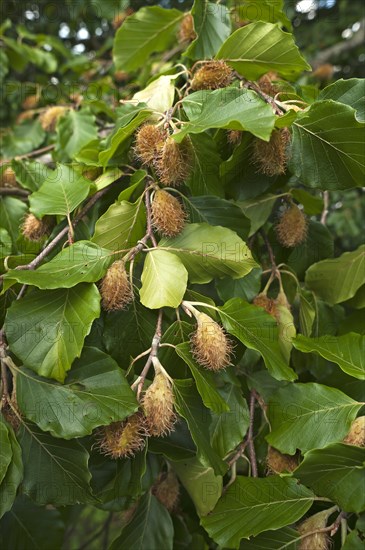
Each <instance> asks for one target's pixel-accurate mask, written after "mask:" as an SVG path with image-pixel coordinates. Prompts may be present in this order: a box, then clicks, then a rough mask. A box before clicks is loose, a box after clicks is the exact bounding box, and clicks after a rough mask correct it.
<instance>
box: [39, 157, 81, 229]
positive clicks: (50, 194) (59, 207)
mask: <svg viewBox="0 0 365 550" xmlns="http://www.w3.org/2000/svg"><path fill="white" fill-rule="evenodd" d="M90 184H91V182H90V180H88V179H86V178H84V177H83V176H81V175H80V174H78V173H77V172H76V171H75V170H73V169H72V168H70V167H69V166H66V165H64V164H59V165H58V166H57V169H56V170H54V171H53V172H52V173H51V174H50V175H49V176H47V178H46V179H45V181H44V183H43V184H42V185H41V187H40V188H39V190H38V191H36V192H35V193H32V195H31V196H30V197H29V203H30V211H31V212H33V214H35V215H36V216H38V217H39V218H42V217H43V216H45V215H46V214H60V215H62V216H68V215H69V214H70V213H71V212H72V211H73V210H75V208H76V207H77V206H79V204H81V203H82V201H83V200H84V199H86V197H87V196H88V194H89V190H90Z"/></svg>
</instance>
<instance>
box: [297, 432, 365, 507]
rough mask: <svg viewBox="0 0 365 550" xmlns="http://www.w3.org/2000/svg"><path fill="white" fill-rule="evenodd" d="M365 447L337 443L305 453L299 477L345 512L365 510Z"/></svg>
mask: <svg viewBox="0 0 365 550" xmlns="http://www.w3.org/2000/svg"><path fill="white" fill-rule="evenodd" d="M364 474H365V449H364V448H362V447H355V446H354V445H345V444H344V443H336V444H332V445H328V447H325V448H324V449H314V450H313V451H309V452H308V453H306V454H305V456H304V460H303V462H302V463H301V464H300V466H299V468H297V469H296V470H295V477H297V478H298V479H300V481H301V482H302V483H304V484H305V485H307V486H308V487H311V488H313V489H314V490H315V491H316V494H317V495H320V496H323V497H327V498H329V499H330V500H332V501H333V502H335V503H336V504H338V505H339V507H340V508H341V510H344V511H345V512H356V513H360V512H363V511H364V510H365V491H364Z"/></svg>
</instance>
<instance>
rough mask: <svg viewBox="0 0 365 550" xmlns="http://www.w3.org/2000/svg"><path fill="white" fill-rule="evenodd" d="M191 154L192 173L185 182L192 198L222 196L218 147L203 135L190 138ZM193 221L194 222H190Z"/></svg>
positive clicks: (207, 136) (209, 137)
mask: <svg viewBox="0 0 365 550" xmlns="http://www.w3.org/2000/svg"><path fill="white" fill-rule="evenodd" d="M190 144H191V153H192V171H191V174H190V176H189V177H188V179H187V181H186V185H187V186H188V187H189V188H190V190H191V192H192V194H193V195H194V196H199V195H217V196H218V197H223V196H224V189H223V185H222V183H221V181H220V177H219V166H220V163H221V162H222V159H221V157H220V154H219V152H218V147H217V144H216V143H215V141H214V140H213V138H212V137H211V136H209V135H208V134H205V133H201V134H198V135H194V134H191V136H190ZM192 221H195V220H192Z"/></svg>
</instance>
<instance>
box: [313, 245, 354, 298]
mask: <svg viewBox="0 0 365 550" xmlns="http://www.w3.org/2000/svg"><path fill="white" fill-rule="evenodd" d="M364 261H365V246H364V245H362V246H360V247H359V248H358V249H357V250H354V251H353V252H345V253H344V254H342V255H341V256H339V257H338V258H334V259H333V260H323V261H322V262H318V263H316V264H314V265H312V266H311V267H310V268H309V269H308V270H307V273H306V277H305V284H306V286H307V287H308V288H309V289H311V290H313V292H315V294H316V295H317V296H319V297H320V298H322V300H324V301H325V302H327V303H328V304H330V305H334V304H339V303H341V302H344V301H345V300H348V299H349V298H352V297H353V296H354V295H355V294H356V292H357V290H358V289H359V288H360V287H361V286H362V285H363V284H364V268H365V263H364Z"/></svg>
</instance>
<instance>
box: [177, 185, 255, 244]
mask: <svg viewBox="0 0 365 550" xmlns="http://www.w3.org/2000/svg"><path fill="white" fill-rule="evenodd" d="M183 200H184V204H185V208H186V211H187V213H188V215H189V220H190V222H191V223H201V222H207V223H209V224H210V225H222V226H223V227H227V228H228V229H232V231H235V232H236V233H237V235H238V236H239V237H241V238H242V239H245V238H247V236H248V233H249V228H250V223H249V221H248V219H247V218H246V216H245V215H244V214H243V212H242V210H241V209H240V207H239V206H238V205H237V204H235V203H234V202H232V201H227V200H225V199H221V198H220V197H216V196H204V195H203V196H199V197H189V198H188V197H183Z"/></svg>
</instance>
